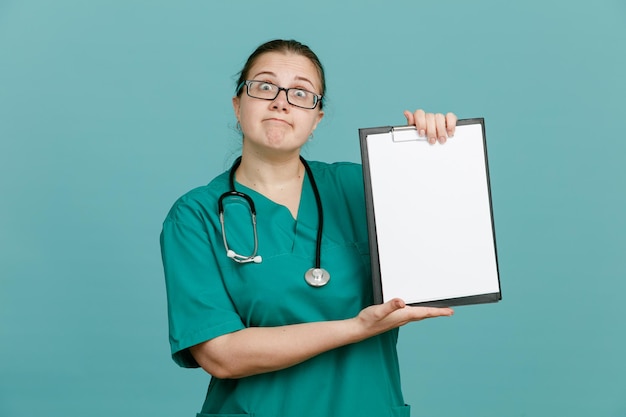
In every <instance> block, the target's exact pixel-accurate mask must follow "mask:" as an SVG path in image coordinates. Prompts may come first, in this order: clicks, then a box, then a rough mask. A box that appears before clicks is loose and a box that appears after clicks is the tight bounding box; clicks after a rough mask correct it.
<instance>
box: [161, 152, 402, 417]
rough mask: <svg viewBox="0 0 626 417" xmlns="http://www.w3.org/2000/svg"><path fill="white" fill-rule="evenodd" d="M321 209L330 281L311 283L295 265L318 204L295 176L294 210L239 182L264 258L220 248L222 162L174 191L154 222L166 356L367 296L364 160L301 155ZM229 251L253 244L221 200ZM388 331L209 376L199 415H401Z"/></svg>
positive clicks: (310, 257) (309, 244)
mask: <svg viewBox="0 0 626 417" xmlns="http://www.w3.org/2000/svg"><path fill="white" fill-rule="evenodd" d="M309 165H310V167H311V170H312V172H313V176H314V178H315V181H316V183H317V186H318V188H319V193H320V197H321V200H322V205H323V211H324V230H323V237H322V258H321V263H322V267H323V268H325V269H326V270H328V271H329V273H330V276H331V279H330V282H329V283H328V284H327V285H326V286H323V287H318V288H314V287H311V286H309V285H308V284H307V283H306V281H305V280H304V273H305V271H307V270H308V269H309V268H311V267H313V266H314V263H315V244H316V234H317V223H318V215H317V206H316V203H315V196H314V193H313V190H312V188H311V184H310V181H309V179H308V178H305V179H304V182H303V189H302V196H301V200H300V206H299V210H298V218H297V219H294V218H293V217H292V215H291V213H290V212H289V210H288V209H287V208H286V207H284V206H282V205H279V204H276V203H274V202H273V201H271V200H269V199H268V198H266V197H264V196H263V195H262V194H259V193H257V192H255V191H254V190H252V189H249V188H247V187H245V186H243V185H241V184H238V183H236V189H237V191H241V192H244V193H246V194H248V195H249V196H250V197H252V199H253V200H254V203H255V206H256V211H257V229H258V245H259V246H258V254H259V255H261V256H262V258H263V261H262V262H261V263H258V264H257V263H253V262H250V263H246V264H239V263H236V262H234V261H233V260H232V259H230V258H228V257H227V256H226V250H225V248H224V243H223V239H222V232H221V227H220V223H219V216H218V209H217V200H218V198H219V196H220V195H221V194H222V193H224V192H226V191H228V190H229V185H228V172H225V173H223V174H221V175H220V176H218V177H217V178H215V179H214V180H213V181H212V182H211V183H210V184H208V185H207V186H204V187H200V188H196V189H194V190H192V191H190V192H189V193H187V194H185V195H184V196H183V197H181V198H180V199H179V200H178V201H177V202H176V203H175V204H174V206H173V207H172V209H171V211H170V212H169V214H168V216H167V218H166V219H165V222H164V224H163V232H162V234H161V251H162V257H163V265H164V269H165V278H166V288H167V300H168V314H169V331H170V346H171V352H172V357H173V359H174V361H175V362H176V363H177V364H179V365H180V366H183V367H198V364H197V363H196V361H195V360H194V359H193V357H192V356H191V354H190V353H189V349H188V348H189V347H190V346H193V345H196V344H198V343H201V342H204V341H206V340H210V339H212V338H214V337H217V336H220V335H223V334H226V333H230V332H234V331H237V330H241V329H243V328H247V327H270V326H282V325H288V324H295V323H303V322H315V321H326V320H340V319H347V318H351V317H354V316H356V315H357V314H358V313H359V311H361V310H362V309H363V308H364V307H366V306H368V305H371V304H372V290H371V287H372V283H371V272H370V257H369V247H368V237H367V222H366V215H365V198H364V194H363V177H362V170H361V166H360V165H357V164H352V163H335V164H326V163H322V162H310V163H309ZM224 206H225V207H224V211H225V223H226V234H227V238H228V244H229V246H230V248H231V249H233V250H234V251H235V252H237V253H239V254H242V255H249V254H251V253H252V251H253V248H254V236H253V231H252V222H251V217H250V212H249V210H248V206H247V204H245V202H244V201H243V200H242V199H240V198H236V197H235V198H232V197H231V198H228V199H227V200H226V201H225V203H224ZM397 336H398V332H397V330H393V331H389V332H387V333H384V334H381V335H379V336H376V337H372V338H369V339H367V340H365V341H362V342H359V343H355V344H351V345H347V346H344V347H341V348H337V349H333V350H330V351H328V352H325V353H322V354H320V355H318V356H316V357H313V358H311V359H309V360H307V361H305V362H303V363H301V364H298V365H295V366H292V367H290V368H287V369H284V370H280V371H275V372H268V373H264V374H260V375H254V376H250V377H245V378H240V379H219V378H215V377H212V379H211V382H210V385H209V389H208V392H207V396H206V399H205V402H204V405H203V407H202V411H201V412H200V413H199V414H198V416H204V417H206V416H230V417H233V416H246V415H247V416H255V417H309V416H310V417H322V416H323V417H333V416H337V417H352V416H354V417H356V416H359V417H370V416H371V417H383V416H384V417H408V416H409V406H407V405H405V404H404V400H403V398H402V393H401V388H400V375H399V367H398V359H397V353H396V341H397Z"/></svg>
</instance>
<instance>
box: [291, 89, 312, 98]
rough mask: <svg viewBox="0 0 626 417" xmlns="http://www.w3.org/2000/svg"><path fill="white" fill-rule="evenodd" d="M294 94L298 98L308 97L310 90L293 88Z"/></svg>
mask: <svg viewBox="0 0 626 417" xmlns="http://www.w3.org/2000/svg"><path fill="white" fill-rule="evenodd" d="M293 96H294V97H296V98H307V97H308V96H309V92H308V91H306V90H300V89H295V90H293Z"/></svg>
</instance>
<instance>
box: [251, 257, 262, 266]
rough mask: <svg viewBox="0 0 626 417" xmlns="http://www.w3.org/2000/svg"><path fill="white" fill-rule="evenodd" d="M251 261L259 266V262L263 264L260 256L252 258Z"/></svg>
mask: <svg viewBox="0 0 626 417" xmlns="http://www.w3.org/2000/svg"><path fill="white" fill-rule="evenodd" d="M253 261H254V263H255V264H260V263H261V262H263V258H261V256H260V255H257V256H255V257H254V259H253Z"/></svg>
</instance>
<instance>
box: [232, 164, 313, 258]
mask: <svg viewBox="0 0 626 417" xmlns="http://www.w3.org/2000/svg"><path fill="white" fill-rule="evenodd" d="M235 189H236V190H237V191H241V192H244V193H246V194H248V195H249V196H250V197H251V198H252V199H253V200H254V204H255V206H256V209H257V221H258V222H259V223H261V222H263V221H267V219H268V218H271V219H274V220H277V222H276V223H278V224H272V225H271V226H270V228H271V227H279V228H280V229H282V230H285V231H288V234H289V236H290V237H291V239H292V240H291V249H292V251H293V252H300V251H301V250H302V251H304V252H303V254H307V255H308V252H309V248H311V247H313V248H314V247H315V238H316V234H317V227H318V213H317V204H316V202H315V195H314V193H313V187H312V186H311V181H310V178H309V174H308V172H306V170H305V172H304V178H303V180H302V191H301V193H300V203H299V205H298V216H297V218H295V219H294V218H293V216H292V215H291V211H289V209H288V208H287V207H286V206H284V205H282V204H279V203H277V202H275V201H274V200H271V199H270V198H268V197H266V196H265V195H263V194H261V193H259V192H258V191H255V190H254V189H252V188H249V187H247V186H245V185H243V184H241V183H239V182H237V180H236V179H235ZM264 212H265V213H266V214H267V216H264V215H263V213H264ZM258 226H260V228H263V229H264V228H265V227H268V225H263V226H261V225H259V224H258ZM311 237H312V240H313V242H312V243H311V242H309V241H310V240H311ZM259 239H261V237H260V238H259ZM298 248H300V249H301V250H299V249H298ZM310 255H311V257H312V258H314V257H315V253H314V252H311V254H310Z"/></svg>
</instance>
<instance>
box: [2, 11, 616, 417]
mask: <svg viewBox="0 0 626 417" xmlns="http://www.w3.org/2000/svg"><path fill="white" fill-rule="evenodd" d="M276 37H283V38H296V39H299V40H301V41H303V42H305V43H307V44H309V45H310V46H311V47H312V48H313V50H315V51H316V52H317V53H318V55H319V56H320V58H321V59H322V62H323V63H324V64H325V66H326V70H327V74H328V94H327V98H328V101H327V108H326V117H325V118H324V120H323V122H322V124H321V126H320V127H319V128H318V130H317V131H316V135H315V139H314V141H312V142H311V143H310V144H308V145H307V147H306V149H305V151H304V155H305V156H306V157H308V158H311V159H319V160H325V161H337V160H351V161H358V160H359V147H358V134H357V129H358V128H361V127H372V126H379V125H388V124H403V123H404V118H403V116H402V110H404V109H405V108H409V109H416V108H419V107H423V108H425V109H427V110H429V111H434V112H439V111H454V112H455V113H457V114H458V115H459V116H460V117H463V118H468V117H484V118H485V120H486V127H487V139H488V147H489V157H490V165H491V175H492V192H493V207H494V213H495V224H496V232H497V241H498V247H499V260H500V270H501V271H500V272H501V280H502V285H503V296H504V299H503V301H502V302H501V303H498V304H494V305H481V306H468V307H460V308H457V311H456V316H455V318H453V319H439V320H433V321H427V322H423V323H418V324H411V325H409V326H407V327H406V328H404V329H403V331H402V332H401V340H400V354H401V358H400V360H401V366H402V368H403V383H404V392H405V397H406V400H407V402H408V403H410V404H412V406H413V411H412V413H413V416H415V417H416V416H423V417H426V416H470V417H473V416H481V417H490V416H494V417H495V416H498V417H499V416H520V417H521V416H527V417H530V416H569V417H577V416H580V417H583V416H584V417H588V416H607V417H608V416H610V417H616V416H626V376H625V375H626V360H625V358H624V356H625V353H626V331H625V325H624V313H623V308H622V307H621V305H622V301H623V299H624V294H626V237H625V236H626V223H625V220H624V218H625V216H624V215H625V213H626V192H625V190H626V168H625V166H626V164H625V161H626V142H625V141H624V137H623V130H624V114H625V110H626V105H625V104H624V97H626V81H625V78H624V74H626V51H625V49H624V45H625V40H626V5H625V2H623V1H596V2H580V3H579V2H557V1H553V2H549V1H545V0H542V1H534V0H533V1H526V2H499V1H474V2H461V1H458V2H449V1H415V0H411V1H406V0H404V1H386V2H378V1H377V2H373V1H367V0H361V1H358V2H357V1H353V2H343V3H342V2H340V1H337V0H318V1H315V2H310V1H308V2H302V3H301V4H299V3H296V2H283V1H276V0H269V1H266V2H263V3H260V2H258V3H257V2H245V1H238V2H212V1H208V0H207V1H190V0H187V1H185V0H183V1H178V2H169V1H163V0H159V1H148V0H145V1H136V0H131V1H110V0H107V1H105V0H91V1H78V0H58V1H55V2H51V1H17V0H15V1H12V0H3V1H1V2H0V198H1V203H0V416H3V417H17V416H32V415H50V416H85V415H90V416H109V415H116V416H131V415H150V416H173V415H178V416H183V415H188V416H191V415H194V413H195V412H196V411H198V410H199V408H200V405H201V403H202V400H203V397H204V393H205V390H206V384H207V383H208V380H209V377H208V376H207V375H206V374H203V372H202V371H199V370H195V371H194V370H183V369H179V368H177V367H176V366H175V365H174V363H173V362H172V361H171V360H170V358H169V348H168V342H167V323H166V322H167V316H166V305H165V289H164V283H163V273H162V269H161V260H160V253H159V246H158V235H159V232H160V228H161V222H162V220H163V218H164V216H165V214H166V213H167V210H168V209H169V207H170V206H171V204H172V203H173V202H174V200H175V199H176V198H177V197H178V196H180V195H181V194H183V193H184V192H185V191H187V190H189V189H191V188H193V187H195V186H198V185H202V184H204V183H207V182H208V181H209V180H210V179H211V178H212V177H213V176H215V175H216V174H218V173H219V172H221V171H222V170H224V169H225V168H227V166H228V164H229V163H230V161H231V160H232V159H233V157H234V156H235V155H236V154H237V151H238V149H239V138H238V135H237V133H236V131H235V130H234V124H235V119H234V117H233V114H232V108H231V103H230V99H231V96H232V94H233V90H234V85H233V84H234V81H235V75H236V73H237V72H238V71H239V70H240V68H241V66H242V65H243V63H244V60H245V59H246V58H247V56H248V54H249V53H250V52H252V50H253V49H254V48H255V47H256V46H257V45H258V44H260V43H261V42H264V41H266V40H269V39H272V38H276ZM303 389H305V388H304V387H303Z"/></svg>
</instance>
